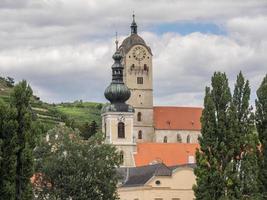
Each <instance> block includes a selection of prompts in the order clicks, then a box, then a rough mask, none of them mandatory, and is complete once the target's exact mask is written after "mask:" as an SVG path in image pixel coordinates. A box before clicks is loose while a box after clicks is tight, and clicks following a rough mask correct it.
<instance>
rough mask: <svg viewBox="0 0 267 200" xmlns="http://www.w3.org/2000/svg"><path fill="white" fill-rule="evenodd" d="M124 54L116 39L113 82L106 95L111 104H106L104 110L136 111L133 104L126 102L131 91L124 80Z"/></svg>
mask: <svg viewBox="0 0 267 200" xmlns="http://www.w3.org/2000/svg"><path fill="white" fill-rule="evenodd" d="M122 57H123V56H122V54H121V52H120V51H119V49H118V41H117V40H116V52H115V53H114V55H113V56H112V58H113V59H114V61H115V62H114V64H113V65H112V67H111V68H112V82H111V83H110V85H109V86H108V87H107V89H106V90H105V93H104V94H105V97H106V99H107V100H109V101H110V103H111V104H110V105H107V106H105V107H104V108H103V109H102V112H134V109H133V107H132V106H130V105H128V104H126V103H125V102H126V101H127V100H128V99H129V98H130V96H131V92H130V90H129V88H128V87H127V86H126V85H125V84H124V82H123V66H122V64H121V60H122Z"/></svg>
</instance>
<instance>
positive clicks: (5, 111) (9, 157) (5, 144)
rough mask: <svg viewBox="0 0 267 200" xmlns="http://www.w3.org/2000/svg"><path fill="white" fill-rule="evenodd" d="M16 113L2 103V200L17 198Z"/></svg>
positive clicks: (0, 141) (0, 136)
mask: <svg viewBox="0 0 267 200" xmlns="http://www.w3.org/2000/svg"><path fill="white" fill-rule="evenodd" d="M15 116H16V112H15V110H14V109H11V108H10V107H9V106H8V105H5V104H4V103H3V102H2V101H0V188H1V189H0V200H6V199H9V200H13V199H14V198H15V164H16V162H15V161H16V157H15V147H16V129H17V123H16V121H15Z"/></svg>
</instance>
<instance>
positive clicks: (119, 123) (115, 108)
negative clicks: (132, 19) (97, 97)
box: [101, 40, 136, 167]
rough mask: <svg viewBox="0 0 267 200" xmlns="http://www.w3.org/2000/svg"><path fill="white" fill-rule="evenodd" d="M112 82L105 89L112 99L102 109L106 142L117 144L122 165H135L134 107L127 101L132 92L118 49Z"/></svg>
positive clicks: (106, 95)
mask: <svg viewBox="0 0 267 200" xmlns="http://www.w3.org/2000/svg"><path fill="white" fill-rule="evenodd" d="M113 59H114V64H113V65H112V67H111V68H112V82H111V83H110V85H109V86H108V87H107V88H106V90H105V97H106V99H108V100H109V101H110V104H107V105H106V106H104V107H103V109H102V115H101V116H102V132H103V133H104V134H105V139H106V143H110V144H113V145H114V146H116V148H117V150H118V151H119V153H120V156H121V160H122V166H127V167H129V166H134V160H133V153H134V152H135V150H136V143H135V140H134V131H133V124H134V108H133V107H132V106H131V105H128V104H126V103H125V102H126V101H127V100H128V99H129V98H130V96H131V92H130V90H129V89H128V87H127V86H126V85H125V84H124V82H123V66H122V64H121V60H122V54H121V52H120V51H119V49H118V41H117V40H116V52H115V54H114V55H113Z"/></svg>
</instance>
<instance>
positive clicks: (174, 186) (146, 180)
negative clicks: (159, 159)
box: [118, 163, 196, 200]
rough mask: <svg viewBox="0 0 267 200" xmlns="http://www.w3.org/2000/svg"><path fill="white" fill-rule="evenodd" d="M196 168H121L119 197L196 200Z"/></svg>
mask: <svg viewBox="0 0 267 200" xmlns="http://www.w3.org/2000/svg"><path fill="white" fill-rule="evenodd" d="M194 167H195V165H190V164H188V165H179V166H173V167H167V166H166V165H164V164H162V163H159V164H155V165H147V166H143V167H135V168H121V169H120V170H119V172H120V174H121V175H122V177H123V179H122V183H121V184H120V185H119V187H118V194H119V197H120V199H121V200H193V199H194V192H193V189H192V186H193V185H194V184H196V181H195V179H196V178H195V175H194V172H193V169H194Z"/></svg>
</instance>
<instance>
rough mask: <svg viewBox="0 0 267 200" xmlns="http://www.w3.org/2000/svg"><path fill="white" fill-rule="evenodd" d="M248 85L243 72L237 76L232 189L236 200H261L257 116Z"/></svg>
mask: <svg viewBox="0 0 267 200" xmlns="http://www.w3.org/2000/svg"><path fill="white" fill-rule="evenodd" d="M249 100H250V87H249V81H248V80H246V81H245V79H244V76H243V75H242V73H241V72H240V73H239V75H238V76H237V80H236V84H235V89H234V94H233V101H232V106H233V110H234V113H233V114H234V115H235V116H234V117H232V118H231V120H233V121H232V123H231V124H232V125H233V127H232V130H233V131H232V133H233V134H234V137H233V140H234V147H235V148H234V155H233V174H234V178H236V179H235V184H234V185H233V187H232V192H233V196H234V197H235V198H236V199H248V198H249V199H255V198H258V197H259V180H258V175H259V172H258V168H259V166H258V162H257V153H258V148H257V147H258V144H259V143H258V136H257V134H256V131H255V125H254V124H255V123H254V115H253V113H252V107H251V106H250V105H249Z"/></svg>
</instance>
